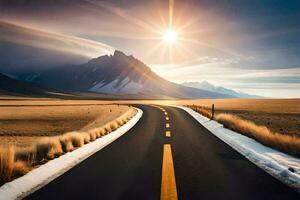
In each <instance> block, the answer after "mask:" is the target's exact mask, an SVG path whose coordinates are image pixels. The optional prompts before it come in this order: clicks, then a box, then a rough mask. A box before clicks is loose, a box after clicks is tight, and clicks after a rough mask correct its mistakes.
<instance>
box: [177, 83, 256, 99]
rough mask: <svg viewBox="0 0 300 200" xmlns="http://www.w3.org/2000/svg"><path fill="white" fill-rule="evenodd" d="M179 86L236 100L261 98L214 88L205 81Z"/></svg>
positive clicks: (217, 87)
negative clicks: (228, 96) (231, 97)
mask: <svg viewBox="0 0 300 200" xmlns="http://www.w3.org/2000/svg"><path fill="white" fill-rule="evenodd" d="M181 85H183V86H187V87H192V88H197V89H202V90H206V91H210V92H216V93H219V94H224V95H230V96H233V97H236V98H261V96H257V95H251V94H247V93H242V92H237V91H234V90H231V89H228V88H225V87H221V86H215V85H213V84H211V83H209V82H207V81H202V82H183V83H182V84H181Z"/></svg>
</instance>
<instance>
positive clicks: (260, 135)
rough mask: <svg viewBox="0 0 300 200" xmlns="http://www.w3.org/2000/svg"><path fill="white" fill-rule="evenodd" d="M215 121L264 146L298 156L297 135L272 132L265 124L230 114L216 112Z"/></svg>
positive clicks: (298, 139) (299, 145) (299, 154)
mask: <svg viewBox="0 0 300 200" xmlns="http://www.w3.org/2000/svg"><path fill="white" fill-rule="evenodd" d="M216 121H218V122H219V123H221V124H223V125H224V127H226V128H229V129H231V130H234V131H236V132H239V133H241V134H243V135H245V136H248V137H251V138H253V139H255V140H257V141H258V142H260V143H262V144H264V145H266V146H269V147H272V148H274V149H278V150H280V151H282V152H285V153H288V154H291V155H294V156H300V138H299V137H295V136H292V135H284V134H280V133H274V132H272V131H271V130H269V129H268V128H267V127H265V126H259V125H256V124H255V123H253V122H250V121H247V120H244V119H241V118H239V117H237V116H234V115H231V114H218V115H217V116H216Z"/></svg>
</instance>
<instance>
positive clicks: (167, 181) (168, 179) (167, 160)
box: [160, 144, 178, 200]
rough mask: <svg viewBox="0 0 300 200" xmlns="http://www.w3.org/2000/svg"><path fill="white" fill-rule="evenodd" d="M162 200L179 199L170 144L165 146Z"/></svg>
mask: <svg viewBox="0 0 300 200" xmlns="http://www.w3.org/2000/svg"><path fill="white" fill-rule="evenodd" d="M160 199H161V200H173V199H174V200H177V199H178V197H177V189H176V180H175V172H174V165H173V157H172V150H171V145H170V144H165V145H164V153H163V165H162V175H161V189H160Z"/></svg>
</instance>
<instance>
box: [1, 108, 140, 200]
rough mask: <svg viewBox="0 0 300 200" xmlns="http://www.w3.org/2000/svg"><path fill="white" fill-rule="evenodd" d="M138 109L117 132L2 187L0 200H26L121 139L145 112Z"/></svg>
mask: <svg viewBox="0 0 300 200" xmlns="http://www.w3.org/2000/svg"><path fill="white" fill-rule="evenodd" d="M136 109H137V110H138V112H137V114H136V115H135V116H134V117H133V118H132V119H131V120H130V121H128V122H127V123H126V124H124V125H123V126H121V127H120V128H118V129H117V130H115V131H113V132H111V133H109V134H108V135H105V136H103V137H101V138H98V139H97V140H95V141H94V142H91V143H89V144H86V145H84V146H82V147H80V148H78V149H76V150H74V151H73V152H70V153H66V154H65V155H62V156H60V157H59V158H56V159H54V160H51V161H49V162H47V163H45V164H43V165H41V166H39V167H38V168H36V169H33V170H31V171H30V172H29V173H27V174H26V175H24V176H22V177H20V178H17V179H15V180H13V181H11V182H8V183H5V184H4V185H3V186H1V187H0V200H11V199H22V198H24V197H25V196H27V195H29V194H30V193H33V192H34V191H36V190H38V189H39V188H41V187H43V186H45V185H46V184H48V183H49V182H51V181H52V180H54V179H55V178H57V177H58V176H60V175H62V174H63V173H65V172H66V171H68V170H69V169H71V168H72V167H74V166H75V165H77V164H78V163H80V162H82V161H83V160H85V159H86V158H88V157H89V156H91V155H93V154H94V153H96V152H97V151H99V150H101V149H102V148H104V147H106V146H107V145H109V144H110V143H112V142H113V141H115V140H116V139H118V138H119V137H121V136H122V135H123V134H125V133H126V132H127V131H128V130H129V129H131V128H132V127H133V126H134V125H135V124H136V123H137V122H138V121H139V119H140V118H141V117H142V115H143V111H142V110H140V109H138V108H136Z"/></svg>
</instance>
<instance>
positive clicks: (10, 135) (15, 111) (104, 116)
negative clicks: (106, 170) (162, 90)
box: [0, 100, 129, 147]
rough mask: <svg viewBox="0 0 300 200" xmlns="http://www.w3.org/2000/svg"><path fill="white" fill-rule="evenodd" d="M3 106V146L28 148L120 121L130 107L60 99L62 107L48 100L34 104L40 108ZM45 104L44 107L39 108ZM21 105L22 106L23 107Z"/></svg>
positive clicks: (0, 118)
mask: <svg viewBox="0 0 300 200" xmlns="http://www.w3.org/2000/svg"><path fill="white" fill-rule="evenodd" d="M24 102H27V103H28V100H25V101H18V103H17V104H15V105H12V104H10V105H1V107H0V108H1V112H0V145H2V144H13V145H16V146H20V147H24V146H29V145H30V144H32V143H33V142H35V141H37V140H39V139H40V138H41V137H44V136H56V135H61V134H63V133H66V132H71V131H76V130H85V129H90V128H93V127H97V126H98V127H99V126H102V125H104V124H106V123H107V122H109V121H112V120H114V119H115V118H118V117H119V116H121V115H122V114H123V113H125V112H126V111H127V110H128V109H129V107H128V106H124V105H120V106H119V105H103V104H100V105H84V104H82V103H80V102H78V105H70V104H68V102H67V101H66V102H65V101H63V100H60V101H59V103H60V104H59V105H51V104H50V105H49V104H47V101H46V102H45V101H43V100H42V101H31V100H29V102H31V103H32V102H34V103H37V105H34V104H31V105H21V104H22V103H24ZM41 102H43V103H44V104H43V105H42V106H41V105H39V104H40V103H41ZM2 103H3V102H2ZM20 103H21V104H20Z"/></svg>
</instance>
